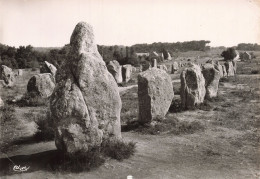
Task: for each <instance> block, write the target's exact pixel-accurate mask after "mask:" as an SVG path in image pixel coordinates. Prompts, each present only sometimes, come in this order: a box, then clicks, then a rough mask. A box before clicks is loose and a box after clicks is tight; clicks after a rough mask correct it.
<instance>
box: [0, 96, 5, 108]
mask: <svg viewBox="0 0 260 179" xmlns="http://www.w3.org/2000/svg"><path fill="white" fill-rule="evenodd" d="M2 106H4V101H3V100H2V98H1V97H0V107H2Z"/></svg>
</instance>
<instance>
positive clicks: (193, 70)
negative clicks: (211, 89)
mask: <svg viewBox="0 0 260 179" xmlns="http://www.w3.org/2000/svg"><path fill="white" fill-rule="evenodd" d="M180 78H181V103H182V107H183V108H185V109H193V108H194V107H195V106H196V105H198V104H201V103H203V101H204V98H205V95H206V89H205V78H204V77H203V74H202V73H201V69H200V66H198V65H195V64H189V66H188V67H187V68H185V69H184V70H183V71H182V73H181V75H180Z"/></svg>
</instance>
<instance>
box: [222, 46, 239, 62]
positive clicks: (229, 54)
mask: <svg viewBox="0 0 260 179" xmlns="http://www.w3.org/2000/svg"><path fill="white" fill-rule="evenodd" d="M221 56H222V57H224V59H225V60H233V59H234V58H235V57H236V56H237V54H236V51H235V49H234V48H228V49H227V50H225V51H223V52H222V53H221Z"/></svg>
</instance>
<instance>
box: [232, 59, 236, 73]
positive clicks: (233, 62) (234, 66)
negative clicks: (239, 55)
mask: <svg viewBox="0 0 260 179" xmlns="http://www.w3.org/2000/svg"><path fill="white" fill-rule="evenodd" d="M232 65H233V68H234V74H236V73H237V61H236V60H232Z"/></svg>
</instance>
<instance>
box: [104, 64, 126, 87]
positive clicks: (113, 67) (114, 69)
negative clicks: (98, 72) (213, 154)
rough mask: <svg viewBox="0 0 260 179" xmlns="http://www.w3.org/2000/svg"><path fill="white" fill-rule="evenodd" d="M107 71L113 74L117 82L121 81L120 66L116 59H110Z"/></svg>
mask: <svg viewBox="0 0 260 179" xmlns="http://www.w3.org/2000/svg"><path fill="white" fill-rule="evenodd" d="M107 69H108V71H109V72H110V73H111V74H112V75H113V77H114V78H115V80H116V82H117V83H122V81H123V78H122V66H121V65H120V64H119V63H118V61H116V60H112V61H110V62H109V63H108V65H107Z"/></svg>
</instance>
